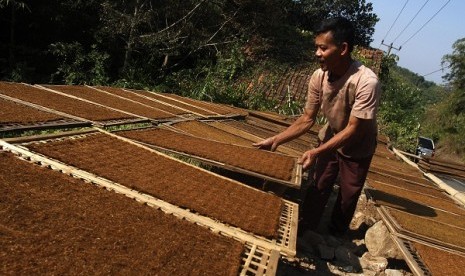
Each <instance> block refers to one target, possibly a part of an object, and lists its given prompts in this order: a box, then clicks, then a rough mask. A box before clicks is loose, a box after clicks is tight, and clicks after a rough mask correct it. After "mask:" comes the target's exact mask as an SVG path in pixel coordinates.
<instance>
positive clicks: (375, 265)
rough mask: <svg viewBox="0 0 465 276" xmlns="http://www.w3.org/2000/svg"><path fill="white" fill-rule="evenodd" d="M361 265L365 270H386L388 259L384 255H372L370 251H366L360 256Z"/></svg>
mask: <svg viewBox="0 0 465 276" xmlns="http://www.w3.org/2000/svg"><path fill="white" fill-rule="evenodd" d="M360 265H361V266H362V268H363V269H364V270H365V269H367V270H370V271H374V272H377V273H379V272H382V271H384V270H386V267H387V265H388V260H387V259H386V258H384V257H379V256H372V255H371V254H370V252H366V253H365V254H363V256H362V257H361V258H360Z"/></svg>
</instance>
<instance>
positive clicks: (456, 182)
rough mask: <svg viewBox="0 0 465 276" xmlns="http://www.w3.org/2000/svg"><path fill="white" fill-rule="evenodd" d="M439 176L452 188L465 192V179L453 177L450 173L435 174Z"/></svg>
mask: <svg viewBox="0 0 465 276" xmlns="http://www.w3.org/2000/svg"><path fill="white" fill-rule="evenodd" d="M435 175H436V176H437V177H439V178H440V179H441V180H442V181H444V183H446V184H447V185H449V186H450V187H451V188H453V189H455V190H456V191H458V192H462V193H463V192H465V180H463V179H458V178H453V177H451V176H448V175H441V174H435Z"/></svg>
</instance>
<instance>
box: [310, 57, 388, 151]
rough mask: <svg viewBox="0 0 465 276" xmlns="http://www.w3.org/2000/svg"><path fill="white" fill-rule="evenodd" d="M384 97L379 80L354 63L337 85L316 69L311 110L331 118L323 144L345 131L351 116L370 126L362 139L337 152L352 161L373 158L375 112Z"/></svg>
mask: <svg viewBox="0 0 465 276" xmlns="http://www.w3.org/2000/svg"><path fill="white" fill-rule="evenodd" d="M380 96H381V88H380V83H379V81H378V77H377V76H376V74H375V73H373V71H371V70H370V69H369V68H368V67H365V66H364V65H362V64H361V63H360V62H358V61H354V62H353V63H352V65H351V66H350V67H349V69H348V70H347V72H346V73H345V74H344V76H342V77H341V78H339V79H338V80H336V81H334V82H329V81H328V73H327V72H325V71H323V70H321V69H318V70H316V71H315V72H314V73H313V75H312V77H311V79H310V82H309V85H308V95H307V103H306V105H305V107H306V108H308V109H312V110H314V109H319V108H321V111H322V112H323V115H324V116H325V117H326V118H327V119H328V126H327V127H324V128H322V130H321V131H320V134H319V138H320V140H321V141H322V142H323V143H324V142H326V141H328V140H329V139H330V138H331V137H332V136H333V135H334V134H336V133H338V132H339V131H341V130H343V129H344V128H345V127H346V126H347V124H348V122H349V117H350V116H351V115H352V116H355V117H357V118H360V119H367V120H370V121H371V127H370V128H369V130H368V131H367V132H366V133H364V135H363V136H362V138H361V139H359V140H357V141H354V142H352V143H350V144H347V145H344V146H343V147H341V148H339V149H338V151H339V153H341V154H342V155H343V156H346V157H349V158H356V159H358V158H364V157H368V156H370V155H372V154H373V153H374V152H375V148H376V136H377V132H378V128H377V123H376V113H377V111H378V104H379V99H380Z"/></svg>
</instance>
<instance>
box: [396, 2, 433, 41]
mask: <svg viewBox="0 0 465 276" xmlns="http://www.w3.org/2000/svg"><path fill="white" fill-rule="evenodd" d="M428 2H429V0H426V2H425V3H424V4H423V6H421V8H420V9H419V10H418V11H417V13H416V14H415V16H413V18H412V19H411V20H410V22H409V23H408V24H407V25H406V26H405V27H404V29H402V31H401V32H400V33H399V34H398V35H397V36H396V38H394V40H393V41H392V43H394V42H395V41H396V40H397V39H398V38H399V37H400V36H401V35H402V34H403V33H404V31H405V30H406V29H407V28H408V27H409V26H410V24H412V22H413V20H415V18H416V17H417V16H418V14H419V13H420V12H421V10H422V9H423V8H424V7H425V6H426V4H428Z"/></svg>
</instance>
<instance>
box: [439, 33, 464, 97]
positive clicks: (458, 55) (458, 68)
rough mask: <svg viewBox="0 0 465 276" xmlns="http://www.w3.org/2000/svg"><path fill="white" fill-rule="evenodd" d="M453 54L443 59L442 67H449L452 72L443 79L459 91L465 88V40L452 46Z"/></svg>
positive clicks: (462, 39) (460, 40)
mask: <svg viewBox="0 0 465 276" xmlns="http://www.w3.org/2000/svg"><path fill="white" fill-rule="evenodd" d="M452 48H453V49H454V51H453V53H452V54H449V55H445V56H444V57H443V58H442V66H443V67H445V66H446V65H448V67H449V68H450V72H449V73H447V74H446V75H445V76H444V77H443V78H444V79H445V80H447V81H449V82H451V83H452V85H453V86H454V87H455V88H457V89H464V88H465V38H461V39H459V40H457V41H456V42H454V44H453V45H452Z"/></svg>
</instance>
